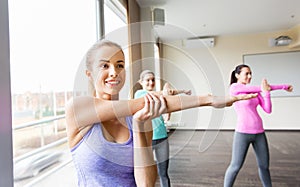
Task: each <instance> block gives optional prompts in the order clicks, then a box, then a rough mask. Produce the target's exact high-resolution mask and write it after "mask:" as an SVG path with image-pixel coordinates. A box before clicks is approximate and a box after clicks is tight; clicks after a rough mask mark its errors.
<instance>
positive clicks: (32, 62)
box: [9, 0, 129, 187]
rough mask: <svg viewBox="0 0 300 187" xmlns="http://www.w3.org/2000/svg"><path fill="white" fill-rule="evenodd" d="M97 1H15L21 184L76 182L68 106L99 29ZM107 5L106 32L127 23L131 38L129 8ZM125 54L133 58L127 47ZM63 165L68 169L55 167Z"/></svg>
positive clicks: (17, 173) (14, 82)
mask: <svg viewBox="0 0 300 187" xmlns="http://www.w3.org/2000/svg"><path fill="white" fill-rule="evenodd" d="M96 1H97V0H77V1H72V0H26V1H23V0H9V22H10V62H11V87H12V91H11V93H12V95H11V97H12V109H13V111H12V113H13V116H12V118H13V157H14V178H15V180H14V181H15V182H14V186H16V187H18V186H22V187H23V186H44V187H45V186H54V185H56V186H57V185H58V186H75V185H76V176H75V172H74V168H73V165H72V163H71V162H69V160H70V158H71V157H70V153H69V148H68V147H67V144H66V141H67V140H66V128H65V127H66V125H65V119H64V113H65V111H64V107H65V104H66V102H67V100H68V99H70V98H71V97H72V96H73V94H74V93H73V91H74V80H75V78H76V73H77V70H78V68H79V66H80V65H81V61H82V59H83V57H84V55H85V53H86V51H87V50H88V49H89V48H90V47H91V46H92V44H94V42H95V41H96V40H97V35H98V34H99V33H97V20H98V19H97V18H96V17H97V15H103V14H99V12H98V13H97V7H98V6H97V3H96ZM99 2H104V1H99ZM103 6H104V20H105V22H104V23H105V24H104V25H100V26H102V27H105V29H104V30H105V35H108V34H109V33H112V32H114V31H116V30H118V29H120V28H121V30H122V31H126V33H123V34H122V39H123V40H124V36H125V40H126V41H128V40H127V29H126V21H125V20H126V13H125V12H126V11H125V9H124V7H122V6H121V4H120V3H118V1H117V0H111V1H109V0H107V1H105V4H104V5H103ZM98 26H99V24H98ZM124 28H125V29H124ZM117 32H118V31H117ZM116 40H117V39H116ZM125 56H126V59H127V61H128V50H127V49H125ZM127 64H129V63H127ZM127 69H128V68H127ZM128 85H129V84H128ZM125 90H126V88H125ZM128 92H129V88H127V90H126V91H125V92H124V95H128ZM37 163H42V164H37ZM60 165H61V166H62V167H63V169H60V170H59V171H55V172H53V171H54V170H53V169H55V167H57V166H60ZM49 173H51V174H50V175H49Z"/></svg>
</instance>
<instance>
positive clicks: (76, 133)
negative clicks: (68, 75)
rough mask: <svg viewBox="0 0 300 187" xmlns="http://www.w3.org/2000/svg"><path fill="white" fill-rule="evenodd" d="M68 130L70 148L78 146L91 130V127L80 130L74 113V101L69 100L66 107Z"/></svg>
mask: <svg viewBox="0 0 300 187" xmlns="http://www.w3.org/2000/svg"><path fill="white" fill-rule="evenodd" d="M66 128H67V136H68V141H69V147H70V148H72V147H74V146H76V145H77V144H78V143H79V142H80V140H81V139H82V138H83V136H84V135H85V134H86V133H87V132H88V130H89V129H90V128H91V126H85V127H84V128H80V124H78V120H77V119H76V115H75V111H74V102H73V99H71V100H69V101H68V103H67V105H66Z"/></svg>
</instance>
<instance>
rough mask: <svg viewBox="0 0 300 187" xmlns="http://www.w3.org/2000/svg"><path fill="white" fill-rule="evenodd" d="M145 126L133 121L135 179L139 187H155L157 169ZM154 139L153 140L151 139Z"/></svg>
mask: <svg viewBox="0 0 300 187" xmlns="http://www.w3.org/2000/svg"><path fill="white" fill-rule="evenodd" d="M144 128H145V127H144V124H140V123H139V122H137V121H135V120H134V119H133V145H134V151H133V153H134V157H133V159H134V178H135V181H136V184H137V186H150V187H152V186H155V182H156V176H157V168H156V164H155V161H154V158H153V152H152V143H151V142H149V141H147V133H149V132H147V131H146V130H145V129H144ZM151 139H152V138H151Z"/></svg>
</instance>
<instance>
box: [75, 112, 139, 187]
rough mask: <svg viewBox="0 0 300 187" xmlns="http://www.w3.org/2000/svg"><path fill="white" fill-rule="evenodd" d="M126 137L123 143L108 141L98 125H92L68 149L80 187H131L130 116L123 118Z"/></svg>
mask: <svg viewBox="0 0 300 187" xmlns="http://www.w3.org/2000/svg"><path fill="white" fill-rule="evenodd" d="M126 123H127V125H128V128H129V132H130V137H129V139H128V141H127V142H125V143H122V144H120V143H113V142H109V141H107V140H106V139H105V137H103V133H102V128H101V124H99V123H98V124H94V125H93V127H92V128H91V129H90V130H89V131H88V132H87V134H86V135H85V136H84V137H83V139H82V140H81V141H80V142H79V143H78V144H77V145H76V146H75V147H74V148H72V149H71V154H72V157H73V163H74V166H75V168H76V171H77V177H78V186H80V187H83V186H84V187H100V186H101V187H112V186H114V187H119V186H122V187H135V186H136V183H135V179H134V163H133V136H132V117H127V118H126Z"/></svg>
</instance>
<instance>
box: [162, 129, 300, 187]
mask: <svg viewBox="0 0 300 187" xmlns="http://www.w3.org/2000/svg"><path fill="white" fill-rule="evenodd" d="M233 133H234V132H233V131H190V130H175V131H171V132H170V133H169V142H170V158H171V159H170V168H169V175H170V178H171V184H172V186H173V187H184V186H205V187H206V186H213V187H218V186H220V187H221V186H223V180H224V173H225V171H226V168H227V166H228V164H229V162H230V159H231V148H232V146H231V145H232V140H233ZM266 135H267V138H268V142H269V149H270V157H271V159H270V171H271V177H272V183H273V186H274V187H300V132H299V131H267V132H266ZM157 186H159V183H158V182H157ZM234 186H236V187H239V186H241V187H251V186H258V187H259V186H262V185H261V182H260V180H259V177H258V170H257V164H256V160H255V155H254V152H253V148H252V147H250V149H249V151H248V155H247V158H246V161H245V163H244V166H243V168H242V169H241V170H240V172H239V174H238V176H237V179H236V182H235V185H234Z"/></svg>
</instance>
